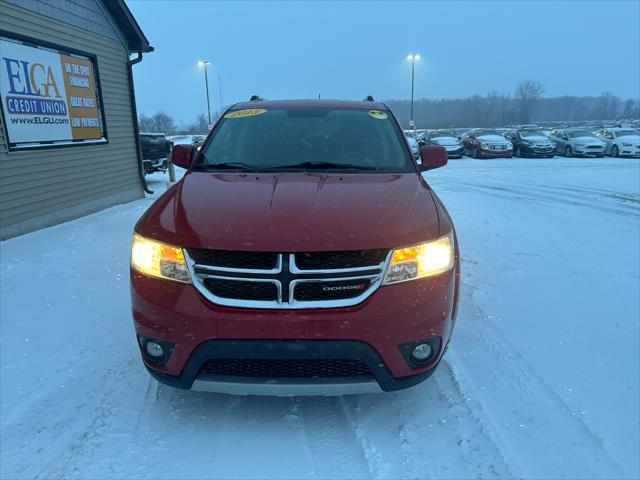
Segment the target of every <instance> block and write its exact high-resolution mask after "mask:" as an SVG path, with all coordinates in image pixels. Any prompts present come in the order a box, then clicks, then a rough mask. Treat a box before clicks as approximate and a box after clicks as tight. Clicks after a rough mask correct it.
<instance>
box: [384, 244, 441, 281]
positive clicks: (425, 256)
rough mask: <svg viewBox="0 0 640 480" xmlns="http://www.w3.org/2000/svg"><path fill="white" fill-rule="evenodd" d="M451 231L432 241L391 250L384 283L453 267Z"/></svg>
mask: <svg viewBox="0 0 640 480" xmlns="http://www.w3.org/2000/svg"><path fill="white" fill-rule="evenodd" d="M453 259H454V243H453V232H451V233H449V234H448V235H446V236H444V237H440V238H439V239H437V240H434V241H433V242H427V243H422V244H420V245H415V246H413V247H407V248H399V249H397V250H394V251H393V254H392V255H391V262H390V263H389V268H388V269H387V274H386V276H385V278H384V284H385V285H389V284H392V283H398V282H405V281H407V280H416V279H418V278H424V277H430V276H431V275H437V274H438V273H442V272H446V271H448V270H451V269H452V268H453Z"/></svg>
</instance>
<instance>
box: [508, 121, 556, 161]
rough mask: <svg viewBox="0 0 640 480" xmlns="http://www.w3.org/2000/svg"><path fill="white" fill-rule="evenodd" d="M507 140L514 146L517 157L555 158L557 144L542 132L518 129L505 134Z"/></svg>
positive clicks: (514, 153)
mask: <svg viewBox="0 0 640 480" xmlns="http://www.w3.org/2000/svg"><path fill="white" fill-rule="evenodd" d="M505 138H506V139H508V140H509V141H511V143H512V144H513V155H514V156H515V157H547V158H553V157H554V154H555V151H556V144H555V143H553V141H552V140H551V139H550V138H549V137H547V136H546V135H545V134H544V133H543V132H542V131H541V130H538V129H529V128H517V129H515V130H509V131H508V132H507V133H505Z"/></svg>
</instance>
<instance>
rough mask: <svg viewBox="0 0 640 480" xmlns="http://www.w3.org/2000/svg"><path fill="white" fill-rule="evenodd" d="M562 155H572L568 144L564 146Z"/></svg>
mask: <svg viewBox="0 0 640 480" xmlns="http://www.w3.org/2000/svg"><path fill="white" fill-rule="evenodd" d="M564 156H565V157H572V156H573V152H572V151H571V147H570V146H569V145H567V146H566V147H564Z"/></svg>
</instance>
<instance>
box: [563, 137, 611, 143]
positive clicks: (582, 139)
mask: <svg viewBox="0 0 640 480" xmlns="http://www.w3.org/2000/svg"><path fill="white" fill-rule="evenodd" d="M569 140H570V141H572V142H573V143H577V144H579V145H603V144H604V142H602V141H600V140H598V139H597V138H596V137H574V138H571V139H569Z"/></svg>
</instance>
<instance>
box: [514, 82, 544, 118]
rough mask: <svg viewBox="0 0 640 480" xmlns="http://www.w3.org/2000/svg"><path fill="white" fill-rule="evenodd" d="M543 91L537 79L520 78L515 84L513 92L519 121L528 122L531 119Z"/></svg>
mask: <svg viewBox="0 0 640 480" xmlns="http://www.w3.org/2000/svg"><path fill="white" fill-rule="evenodd" d="M543 93H544V86H543V85H542V83H540V82H539V81H538V80H522V81H521V82H519V83H518V85H516V91H515V94H514V97H515V101H516V104H517V105H518V111H519V114H520V122H521V123H530V122H531V120H532V119H533V113H534V112H535V109H536V106H537V104H538V100H540V97H542V94H543Z"/></svg>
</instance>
